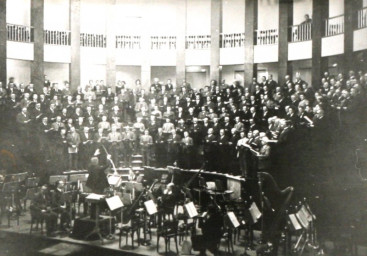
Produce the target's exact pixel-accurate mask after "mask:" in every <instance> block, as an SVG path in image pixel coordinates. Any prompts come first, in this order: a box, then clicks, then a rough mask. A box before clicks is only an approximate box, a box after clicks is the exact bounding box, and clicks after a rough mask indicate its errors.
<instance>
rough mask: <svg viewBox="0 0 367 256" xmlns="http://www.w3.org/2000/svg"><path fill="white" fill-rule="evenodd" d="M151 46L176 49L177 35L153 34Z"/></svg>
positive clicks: (160, 48)
mask: <svg viewBox="0 0 367 256" xmlns="http://www.w3.org/2000/svg"><path fill="white" fill-rule="evenodd" d="M150 48H151V49H152V50H175V49H176V36H151V37H150Z"/></svg>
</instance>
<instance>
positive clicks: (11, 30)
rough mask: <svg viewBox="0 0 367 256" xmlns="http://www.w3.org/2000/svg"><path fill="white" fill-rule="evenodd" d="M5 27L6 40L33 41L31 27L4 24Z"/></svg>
mask: <svg viewBox="0 0 367 256" xmlns="http://www.w3.org/2000/svg"><path fill="white" fill-rule="evenodd" d="M6 29H7V31H8V36H7V39H8V41H13V42H21V43H31V42H33V27H29V26H22V25H15V24H6Z"/></svg>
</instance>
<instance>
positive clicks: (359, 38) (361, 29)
mask: <svg viewBox="0 0 367 256" xmlns="http://www.w3.org/2000/svg"><path fill="white" fill-rule="evenodd" d="M357 18H358V21H357V29H356V30H354V32H353V37H354V40H353V50H354V51H363V50H366V49H367V40H366V38H367V7H365V8H363V9H361V10H358V15H357Z"/></svg>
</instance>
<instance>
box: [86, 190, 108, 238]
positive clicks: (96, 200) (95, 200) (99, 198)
mask: <svg viewBox="0 0 367 256" xmlns="http://www.w3.org/2000/svg"><path fill="white" fill-rule="evenodd" d="M104 198H105V195H98V194H90V195H89V196H87V197H86V200H87V202H90V203H91V204H95V205H96V217H95V225H94V228H93V230H92V231H91V232H89V234H87V235H86V236H85V240H87V239H88V237H90V236H91V235H94V234H96V235H97V236H98V237H99V239H100V240H101V243H102V244H103V237H102V234H101V229H100V227H99V210H100V209H99V206H100V203H101V202H103V199H104Z"/></svg>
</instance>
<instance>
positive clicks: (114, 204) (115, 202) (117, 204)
mask: <svg viewBox="0 0 367 256" xmlns="http://www.w3.org/2000/svg"><path fill="white" fill-rule="evenodd" d="M106 202H107V205H108V208H110V210H111V211H114V210H116V209H119V208H122V207H123V206H124V204H123V203H122V201H121V199H120V197H119V196H113V197H110V198H106Z"/></svg>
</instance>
